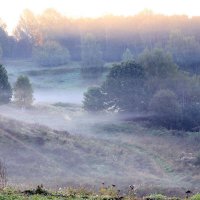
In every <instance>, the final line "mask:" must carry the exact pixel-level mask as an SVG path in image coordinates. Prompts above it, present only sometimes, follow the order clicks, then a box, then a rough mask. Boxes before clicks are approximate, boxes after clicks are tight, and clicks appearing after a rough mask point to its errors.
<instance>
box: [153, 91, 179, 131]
mask: <svg viewBox="0 0 200 200" xmlns="http://www.w3.org/2000/svg"><path fill="white" fill-rule="evenodd" d="M150 109H151V110H152V111H153V113H154V115H155V116H154V120H155V122H156V123H158V124H159V125H163V126H165V127H168V128H174V127H178V125H177V124H178V122H179V116H180V114H179V113H180V105H179V103H178V101H177V97H176V95H175V94H174V93H173V92H172V91H170V90H159V91H157V92H156V94H155V95H154V96H153V98H152V100H151V105H150Z"/></svg>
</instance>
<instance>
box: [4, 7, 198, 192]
mask: <svg viewBox="0 0 200 200" xmlns="http://www.w3.org/2000/svg"><path fill="white" fill-rule="evenodd" d="M0 60H1V66H0V103H1V105H0V160H1V161H2V162H3V163H5V166H6V169H7V177H8V182H7V184H8V185H9V186H12V187H16V188H22V189H24V188H25V189H27V188H31V187H35V186H36V185H38V184H41V183H42V184H44V185H45V186H47V187H49V188H56V189H58V188H60V187H67V186H81V185H84V186H93V187H96V189H97V187H98V186H99V185H101V184H102V183H105V184H106V185H111V184H114V185H117V187H119V188H121V189H122V190H123V191H126V188H127V187H128V186H129V185H132V184H133V185H135V187H136V188H137V191H138V194H140V195H144V194H145V195H146V194H149V193H155V192H156V191H157V190H159V191H162V192H163V193H165V194H178V195H183V194H184V193H185V191H186V190H189V189H190V190H192V191H194V193H195V192H199V191H198V190H199V184H200V175H199V169H200V150H199V149H200V144H199V142H200V132H199V131H200V76H199V73H200V71H199V67H200V17H199V16H195V17H188V16H185V15H174V16H165V15H162V14H154V13H153V12H151V11H149V10H145V11H143V12H141V13H139V14H137V15H134V16H129V17H123V16H112V15H107V16H103V17H99V18H95V19H93V18H78V19H72V18H69V17H66V16H63V15H62V14H60V13H59V12H58V11H56V10H54V9H47V10H46V11H44V12H43V13H42V14H40V15H36V14H35V13H33V12H32V11H30V10H25V11H24V12H23V13H22V15H21V18H20V19H19V22H18V24H17V25H16V27H15V29H14V30H13V35H9V34H8V32H7V31H6V24H5V23H4V22H2V21H1V23H0ZM0 180H1V177H0ZM0 188H1V184H0ZM158 188H159V189H158Z"/></svg>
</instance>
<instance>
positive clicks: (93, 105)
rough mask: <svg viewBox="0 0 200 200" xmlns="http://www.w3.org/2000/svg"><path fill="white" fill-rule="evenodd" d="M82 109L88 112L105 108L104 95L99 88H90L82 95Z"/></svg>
mask: <svg viewBox="0 0 200 200" xmlns="http://www.w3.org/2000/svg"><path fill="white" fill-rule="evenodd" d="M83 105H84V106H83V107H84V109H85V110H88V111H100V110H103V109H104V108H105V106H104V94H103V92H102V90H101V88H100V87H91V88H89V89H88V90H87V92H86V93H84V101H83Z"/></svg>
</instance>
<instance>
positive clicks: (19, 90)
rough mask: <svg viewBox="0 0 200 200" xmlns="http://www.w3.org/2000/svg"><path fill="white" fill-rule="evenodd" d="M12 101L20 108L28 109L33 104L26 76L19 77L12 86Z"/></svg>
mask: <svg viewBox="0 0 200 200" xmlns="http://www.w3.org/2000/svg"><path fill="white" fill-rule="evenodd" d="M14 101H15V102H16V104H18V105H19V106H20V107H29V106H31V104H32V103H33V89H32V86H31V83H30V81H29V78H28V77H27V76H19V77H18V79H17V81H16V83H15V85H14Z"/></svg>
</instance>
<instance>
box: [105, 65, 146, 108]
mask: <svg viewBox="0 0 200 200" xmlns="http://www.w3.org/2000/svg"><path fill="white" fill-rule="evenodd" d="M144 79H145V73H144V69H143V67H142V66H141V65H139V64H137V63H135V62H134V61H128V62H122V63H121V64H117V65H114V66H113V68H112V69H111V70H110V73H109V74H108V76H107V79H106V81H105V82H104V83H103V85H102V90H103V92H104V93H105V94H106V104H107V107H108V108H112V109H119V110H121V111H130V112H131V111H140V110H142V109H143V108H144V107H145V97H144Z"/></svg>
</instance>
